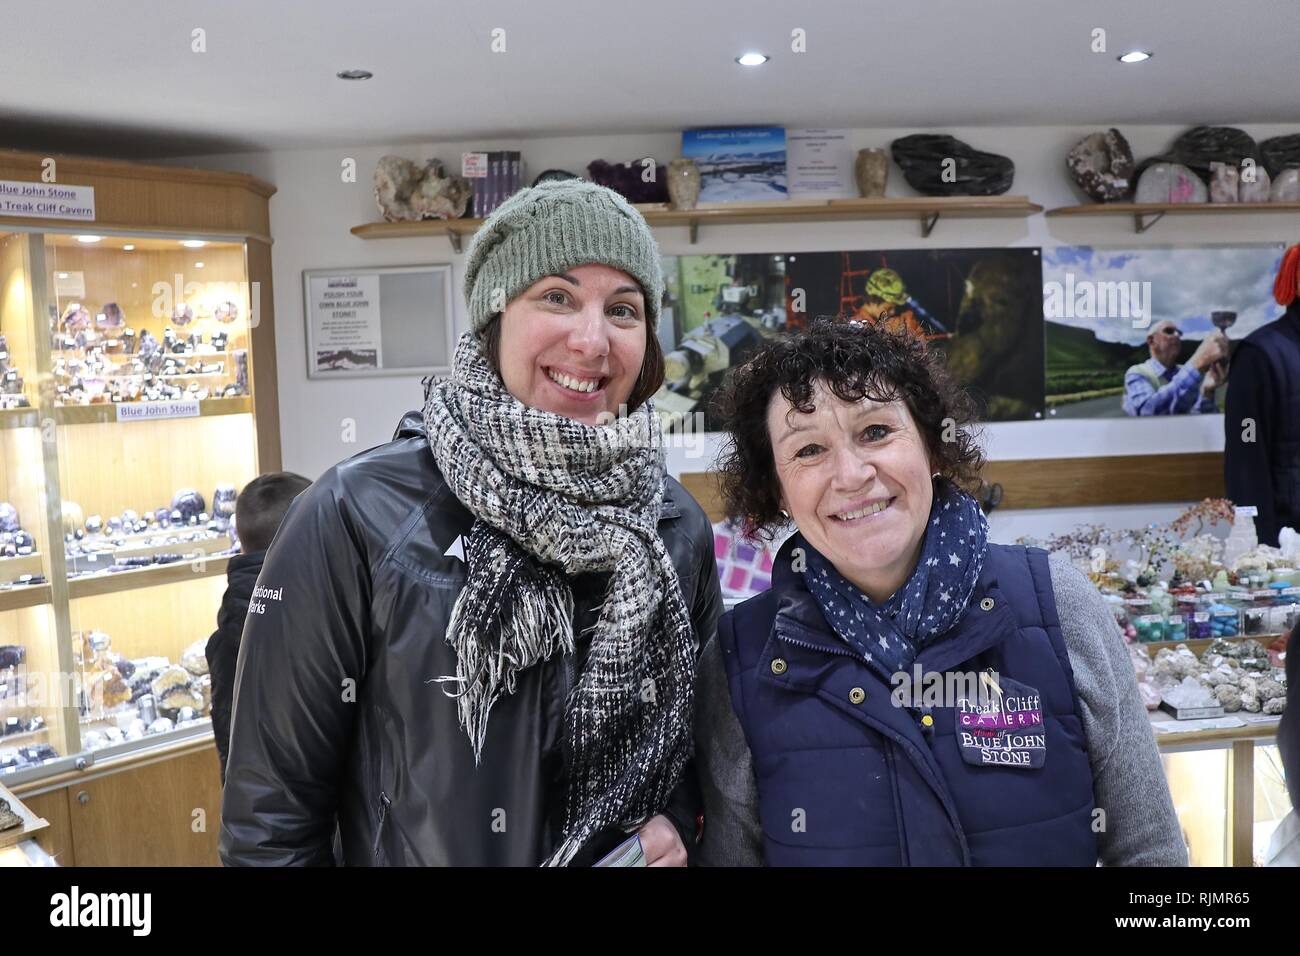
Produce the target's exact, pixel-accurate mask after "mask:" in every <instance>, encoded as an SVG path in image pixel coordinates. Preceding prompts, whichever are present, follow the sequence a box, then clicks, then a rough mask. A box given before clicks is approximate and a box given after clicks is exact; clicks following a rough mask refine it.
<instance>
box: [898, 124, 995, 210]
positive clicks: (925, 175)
mask: <svg viewBox="0 0 1300 956" xmlns="http://www.w3.org/2000/svg"><path fill="white" fill-rule="evenodd" d="M890 151H891V152H892V153H893V156H894V162H896V163H898V165H899V167H900V168H901V169H902V170H903V178H904V179H906V180H907V182H908V185H910V186H911V187H912V188H913V189H915V190H916V191H917V192H919V193H921V194H922V195H926V196H999V195H1001V194H1002V193H1005V192H1006V191H1007V190H1008V189H1010V188H1011V182H1012V180H1013V179H1014V177H1015V173H1016V167H1015V164H1014V163H1013V162H1012V161H1011V160H1010V159H1008V158H1007V157H1006V156H999V155H997V154H996V153H985V152H982V151H980V150H977V149H974V148H972V147H971V146H968V145H967V144H966V143H963V142H962V141H961V140H959V139H957V138H955V137H953V136H946V135H939V134H934V133H916V134H914V135H912V136H904V137H902V138H900V139H896V140H894V141H893V142H892V143H891V144H890ZM945 161H947V162H945Z"/></svg>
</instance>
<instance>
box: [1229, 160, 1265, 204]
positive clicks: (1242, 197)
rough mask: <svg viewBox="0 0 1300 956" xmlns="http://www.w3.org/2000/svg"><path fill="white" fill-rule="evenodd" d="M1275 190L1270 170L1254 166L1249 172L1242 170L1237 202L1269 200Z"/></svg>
mask: <svg viewBox="0 0 1300 956" xmlns="http://www.w3.org/2000/svg"><path fill="white" fill-rule="evenodd" d="M1272 192H1273V180H1272V179H1271V178H1270V177H1269V175H1268V170H1267V169H1265V168H1264V167H1262V166H1253V167H1251V168H1250V170H1249V172H1248V171H1246V170H1242V172H1241V176H1240V179H1239V182H1238V184H1237V202H1268V201H1269V196H1270V195H1272Z"/></svg>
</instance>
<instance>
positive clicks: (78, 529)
mask: <svg viewBox="0 0 1300 956" xmlns="http://www.w3.org/2000/svg"><path fill="white" fill-rule="evenodd" d="M232 496H233V497H232ZM234 497H237V493H236V492H235V490H234V486H233V485H230V484H224V485H219V486H218V487H217V490H216V491H215V492H214V493H213V500H214V501H217V500H221V501H222V502H223V504H222V508H223V509H227V508H228V510H222V511H218V512H215V513H213V514H209V513H208V512H207V511H205V510H204V509H205V508H206V507H207V505H206V502H205V501H204V498H203V495H202V494H201V493H199V492H198V491H196V490H195V489H193V488H182V489H180V490H178V491H177V492H176V493H175V494H174V495H173V496H172V501H171V503H170V504H169V505H165V506H163V507H159V508H155V509H145V511H144V512H143V517H142V516H141V512H137V511H136V510H134V509H132V508H127V509H126V510H124V511H123V512H122V513H121V514H118V515H110V516H109V517H108V518H107V519H105V518H104V517H103V516H101V515H89V516H87V517H86V518H85V520H84V522H81V523H78V519H79V518H80V513H81V509H80V508H79V507H78V506H77V505H76V504H75V503H74V502H64V512H63V518H64V521H63V542H64V553H65V556H66V559H67V562H68V578H69V579H74V578H77V577H80V576H83V575H86V574H98V573H115V572H118V571H127V570H132V569H135V568H143V567H150V566H152V565H160V564H173V563H175V562H177V561H183V560H186V557H187V555H186V554H185V553H183V552H192V551H193V550H194V548H193V547H192V546H193V545H196V544H197V545H199V547H200V550H201V551H203V553H204V555H205V556H217V555H221V554H226V553H229V552H230V551H231V550H233V549H234V540H233V534H234V523H233V521H232V519H233V517H234ZM0 539H3V533H0ZM204 542H208V543H209V544H213V543H217V542H219V543H220V546H219V547H210V546H209V547H204V546H203V544H204ZM187 545H190V546H191V547H186V546H187ZM162 549H166V550H162ZM146 551H147V552H148V553H142V552H146Z"/></svg>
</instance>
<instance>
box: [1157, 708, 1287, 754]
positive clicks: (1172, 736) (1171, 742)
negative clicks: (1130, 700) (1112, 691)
mask: <svg viewBox="0 0 1300 956" xmlns="http://www.w3.org/2000/svg"><path fill="white" fill-rule="evenodd" d="M1246 713H1247V712H1246V711H1234V712H1233V713H1231V714H1227V713H1225V714H1224V715H1223V716H1224V717H1236V718H1238V719H1239V720H1246ZM1249 716H1251V717H1258V716H1259V714H1250V715H1249ZM1147 717H1148V719H1149V720H1150V721H1151V732H1152V733H1153V734H1155V738H1156V746H1157V747H1158V748H1160V749H1161V750H1172V749H1174V748H1175V747H1186V746H1187V745H1189V744H1215V743H1237V742H1240V741H1245V740H1260V741H1264V742H1268V741H1269V740H1271V739H1272V738H1274V737H1276V736H1277V726H1278V724H1279V723H1280V722H1281V720H1282V716H1281V715H1280V714H1279V715H1277V716H1274V717H1273V718H1272V719H1271V720H1261V721H1253V722H1252V721H1247V722H1246V726H1244V727H1215V728H1212V729H1210V730H1183V731H1178V730H1168V731H1165V732H1164V733H1159V732H1157V731H1156V724H1157V723H1158V724H1159V725H1160V726H1162V727H1168V726H1170V725H1175V724H1177V721H1175V720H1174V718H1173V717H1172V716H1170V715H1169V714H1167V713H1165V712H1164V711H1163V710H1156V711H1147ZM1214 719H1216V720H1217V719H1218V718H1214ZM1187 723H1195V721H1187Z"/></svg>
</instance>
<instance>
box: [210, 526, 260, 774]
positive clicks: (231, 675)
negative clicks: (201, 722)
mask: <svg viewBox="0 0 1300 956" xmlns="http://www.w3.org/2000/svg"><path fill="white" fill-rule="evenodd" d="M265 557H266V552H265V551H254V552H253V553H251V554H237V555H235V556H234V557H233V558H231V559H230V564H229V565H227V566H226V593H225V594H223V595H222V596H221V608H220V610H218V611H217V629H216V630H215V631H213V632H212V636H211V637H210V638H208V644H207V647H206V648H204V655H205V656H206V657H207V659H208V673H209V674H210V675H212V734H213V736H214V737H216V739H217V758H218V760H220V762H221V780H222V782H223V783H224V782H225V779H226V761H227V759H229V757H228V755H229V753H230V707H231V705H232V704H233V703H234V700H235V664H236V663H237V662H238V660H239V638H240V635H241V634H242V633H243V631H244V618H245V617H246V616H247V615H248V601H249V598H250V597H252V594H253V585H255V584H256V583H257V575H258V573H259V572H261V570H262V559H263V558H265Z"/></svg>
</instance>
